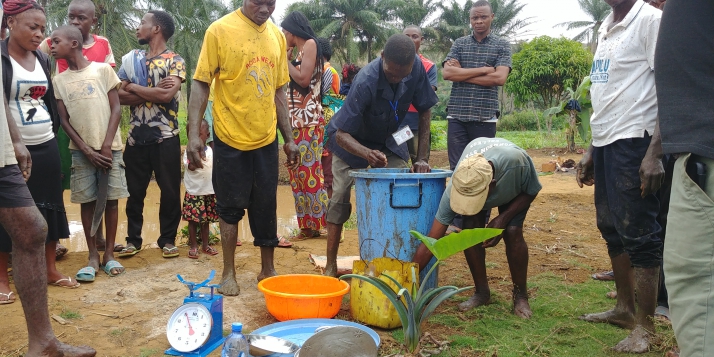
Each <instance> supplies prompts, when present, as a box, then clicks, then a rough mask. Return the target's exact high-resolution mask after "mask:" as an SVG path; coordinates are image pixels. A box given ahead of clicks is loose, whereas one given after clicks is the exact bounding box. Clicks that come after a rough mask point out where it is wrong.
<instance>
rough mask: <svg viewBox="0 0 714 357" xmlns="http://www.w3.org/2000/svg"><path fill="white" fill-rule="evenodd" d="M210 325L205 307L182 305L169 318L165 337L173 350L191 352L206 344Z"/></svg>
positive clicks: (208, 313)
mask: <svg viewBox="0 0 714 357" xmlns="http://www.w3.org/2000/svg"><path fill="white" fill-rule="evenodd" d="M212 325H213V317H212V316H211V312H210V311H208V309H207V308H206V307H205V306H203V305H201V304H198V303H195V302H192V303H188V304H184V305H181V306H180V307H179V308H178V309H176V311H174V313H173V314H172V315H171V318H169V323H168V325H167V326H166V337H167V338H168V339H169V344H171V347H173V348H174V349H175V350H177V351H179V352H191V351H194V350H196V349H198V348H200V347H201V346H203V344H204V343H206V341H207V340H208V337H209V336H210V334H211V326H212Z"/></svg>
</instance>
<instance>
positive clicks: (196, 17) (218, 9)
mask: <svg viewBox="0 0 714 357" xmlns="http://www.w3.org/2000/svg"><path fill="white" fill-rule="evenodd" d="M149 5H150V6H151V7H153V8H158V9H161V10H164V11H166V12H168V13H169V14H171V16H173V18H174V22H175V24H176V31H175V33H174V35H173V37H171V39H170V40H169V42H168V44H167V45H168V47H169V48H171V49H172V50H174V51H175V52H176V53H178V54H179V55H181V57H182V58H183V59H184V64H185V67H186V78H187V79H191V78H193V72H194V71H195V70H196V64H197V63H198V56H199V54H200V53H201V45H202V44H203V37H204V34H205V33H206V29H208V26H210V25H211V23H213V21H216V20H218V19H219V18H220V17H222V16H223V15H225V14H226V13H228V11H229V9H228V7H226V6H225V5H224V4H223V2H222V1H221V0H202V1H192V0H149ZM191 83H192V81H191V80H187V81H186V94H187V99H188V96H190V94H191Z"/></svg>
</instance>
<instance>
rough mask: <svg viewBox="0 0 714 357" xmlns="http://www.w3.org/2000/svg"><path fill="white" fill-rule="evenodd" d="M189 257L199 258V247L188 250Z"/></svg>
mask: <svg viewBox="0 0 714 357" xmlns="http://www.w3.org/2000/svg"><path fill="white" fill-rule="evenodd" d="M188 257H189V258H191V259H198V248H191V249H189V250H188Z"/></svg>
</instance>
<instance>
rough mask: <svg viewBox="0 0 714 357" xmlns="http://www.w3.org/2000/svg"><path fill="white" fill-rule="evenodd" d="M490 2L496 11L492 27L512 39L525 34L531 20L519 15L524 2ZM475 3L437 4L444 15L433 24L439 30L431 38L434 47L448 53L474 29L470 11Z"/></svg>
mask: <svg viewBox="0 0 714 357" xmlns="http://www.w3.org/2000/svg"><path fill="white" fill-rule="evenodd" d="M489 3H490V4H491V9H492V10H493V13H494V14H495V18H494V19H493V22H492V23H491V31H492V32H493V33H494V34H496V35H497V36H500V37H505V38H508V39H511V40H513V39H514V38H515V37H517V36H519V35H522V34H523V30H524V29H525V28H526V27H527V26H529V25H530V24H531V23H532V21H531V18H530V17H527V18H525V19H521V18H519V15H520V13H521V11H523V7H524V6H525V5H523V4H520V2H519V0H489ZM472 6H473V1H472V0H467V1H466V2H465V3H464V5H460V4H459V2H457V1H456V0H451V2H450V3H447V4H443V3H439V4H437V7H438V8H439V9H440V10H441V15H440V16H439V18H438V19H437V20H436V21H435V22H434V23H433V24H432V27H433V28H434V30H435V32H436V33H437V34H438V37H437V39H436V40H435V41H431V45H432V46H433V47H434V48H433V50H436V51H438V52H441V53H443V54H446V53H448V51H449V49H451V45H452V44H453V43H454V41H455V40H456V39H457V38H459V37H462V36H467V35H469V34H470V33H471V31H472V30H471V26H470V21H469V12H470V11H471V7H472Z"/></svg>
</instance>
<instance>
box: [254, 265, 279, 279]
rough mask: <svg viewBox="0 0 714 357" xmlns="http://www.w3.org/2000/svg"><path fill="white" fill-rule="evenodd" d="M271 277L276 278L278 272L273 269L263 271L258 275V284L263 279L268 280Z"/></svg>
mask: <svg viewBox="0 0 714 357" xmlns="http://www.w3.org/2000/svg"><path fill="white" fill-rule="evenodd" d="M271 276H278V272H276V271H275V269H272V268H270V269H263V270H262V271H261V272H260V274H258V282H260V281H261V280H263V279H266V278H270V277H271Z"/></svg>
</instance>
